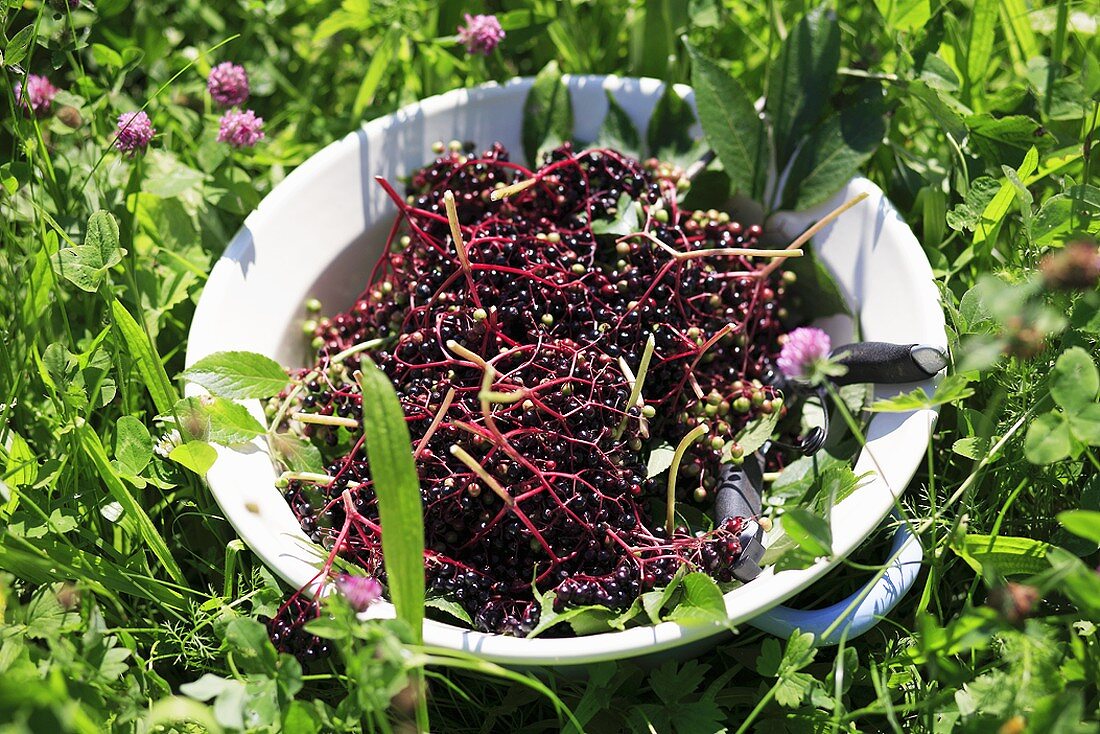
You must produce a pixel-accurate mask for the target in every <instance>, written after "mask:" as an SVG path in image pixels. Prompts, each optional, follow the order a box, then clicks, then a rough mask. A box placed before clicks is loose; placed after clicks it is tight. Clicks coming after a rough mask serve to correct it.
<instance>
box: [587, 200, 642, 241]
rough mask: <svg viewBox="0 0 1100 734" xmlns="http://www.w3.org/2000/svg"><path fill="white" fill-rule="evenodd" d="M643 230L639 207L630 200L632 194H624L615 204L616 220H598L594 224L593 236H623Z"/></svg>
mask: <svg viewBox="0 0 1100 734" xmlns="http://www.w3.org/2000/svg"><path fill="white" fill-rule="evenodd" d="M640 228H641V225H640V224H639V223H638V207H637V206H636V205H635V203H634V201H633V200H632V199H631V198H630V194H623V195H622V196H620V197H619V201H618V202H617V203H616V204H615V219H614V220H610V221H609V220H606V219H597V220H595V221H594V222H592V234H608V235H617V236H620V237H621V236H623V235H628V234H633V233H635V232H637V231H638V230H639V229H640Z"/></svg>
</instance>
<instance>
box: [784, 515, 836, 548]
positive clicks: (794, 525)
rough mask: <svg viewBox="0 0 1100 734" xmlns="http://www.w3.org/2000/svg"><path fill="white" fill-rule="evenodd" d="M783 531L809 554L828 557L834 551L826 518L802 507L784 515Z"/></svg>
mask: <svg viewBox="0 0 1100 734" xmlns="http://www.w3.org/2000/svg"><path fill="white" fill-rule="evenodd" d="M782 523H783V530H784V531H785V532H786V533H787V535H788V536H789V537H790V538H791V540H793V541H794V542H795V543H796V544H798V547H799V548H802V549H803V550H805V551H806V552H808V553H812V554H813V555H814V556H815V557H821V556H827V555H829V554H831V553H832V550H833V533H832V530H831V529H830V528H829V523H828V522H827V521H826V520H825V518H823V517H820V516H818V515H815V514H814V513H812V512H810V511H809V510H805V509H803V508H801V507H792V508H790V509H789V510H787V511H786V512H785V513H784V514H783V518H782Z"/></svg>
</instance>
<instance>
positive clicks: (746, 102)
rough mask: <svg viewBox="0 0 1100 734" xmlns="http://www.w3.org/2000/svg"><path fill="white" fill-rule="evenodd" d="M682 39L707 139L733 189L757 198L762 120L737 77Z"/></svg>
mask: <svg viewBox="0 0 1100 734" xmlns="http://www.w3.org/2000/svg"><path fill="white" fill-rule="evenodd" d="M684 43H685V45H686V46H687V50H688V55H689V56H690V57H691V63H692V69H691V84H692V87H693V88H694V89H695V108H696V110H697V111H698V113H699V122H700V124H701V125H702V126H703V131H704V132H705V133H706V135H707V142H708V143H709V144H710V145H711V147H713V148H714V152H715V153H717V154H718V160H720V161H721V162H722V168H723V169H724V170H725V172H726V174H727V175H728V176H729V177H730V183H731V185H732V188H733V191H735V192H741V193H743V194H745V195H747V196H749V197H751V198H753V199H757V200H759V199H760V197H761V195H762V194H763V187H764V177H765V174H766V172H767V166H768V161H769V160H770V159H771V155H770V152H769V150H768V140H767V135H766V133H765V130H764V122H763V120H761V119H760V115H759V113H757V111H756V106H755V105H754V104H753V100H752V98H751V97H750V96H749V95H748V93H747V92H746V91H745V89H744V87H742V86H741V84H740V83H739V82H738V81H737V80H736V79H734V78H733V77H732V76H730V75H729V73H728V72H726V71H725V70H724V69H722V68H721V67H720V66H718V64H716V63H715V62H714V61H712V60H711V59H709V58H707V57H706V56H703V55H702V54H701V53H700V52H699V51H698V50H696V48H695V47H694V46H693V45H691V43H690V42H688V41H686V40H685V41H684ZM880 137H881V136H880Z"/></svg>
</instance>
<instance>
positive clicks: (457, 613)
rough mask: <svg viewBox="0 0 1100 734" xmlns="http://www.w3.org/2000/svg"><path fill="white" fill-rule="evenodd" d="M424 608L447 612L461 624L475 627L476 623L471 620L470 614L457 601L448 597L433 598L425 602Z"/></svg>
mask: <svg viewBox="0 0 1100 734" xmlns="http://www.w3.org/2000/svg"><path fill="white" fill-rule="evenodd" d="M424 606H426V607H431V608H432V609H438V610H439V611H441V612H446V613H447V614H449V615H451V616H452V617H454V618H455V619H457V620H459V621H460V622H465V623H466V624H468V625H470V626H473V624H474V621H473V620H472V619H470V613H469V612H467V611H466V608H465V607H464V606H462V605H461V604H459V603H458V602H456V601H451V600H450V599H447V598H446V597H442V596H433V597H429V598H427V599H425V600H424Z"/></svg>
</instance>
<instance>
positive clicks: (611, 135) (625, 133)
mask: <svg viewBox="0 0 1100 734" xmlns="http://www.w3.org/2000/svg"><path fill="white" fill-rule="evenodd" d="M606 93H607V116H606V117H604V119H603V124H602V125H601V126H600V131H599V133H597V134H596V141H595V143H594V145H595V146H597V147H600V148H611V149H613V150H617V151H619V152H620V153H624V154H626V155H629V156H633V157H635V158H637V157H639V156H640V155H641V136H640V135H638V128H636V127H634V121H633V120H631V119H630V115H628V114H627V113H626V110H624V109H623V108H622V106H621V105H620V104H619V103H618V102H616V101H615V95H613V94H611V91H610V90H607V92H606Z"/></svg>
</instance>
